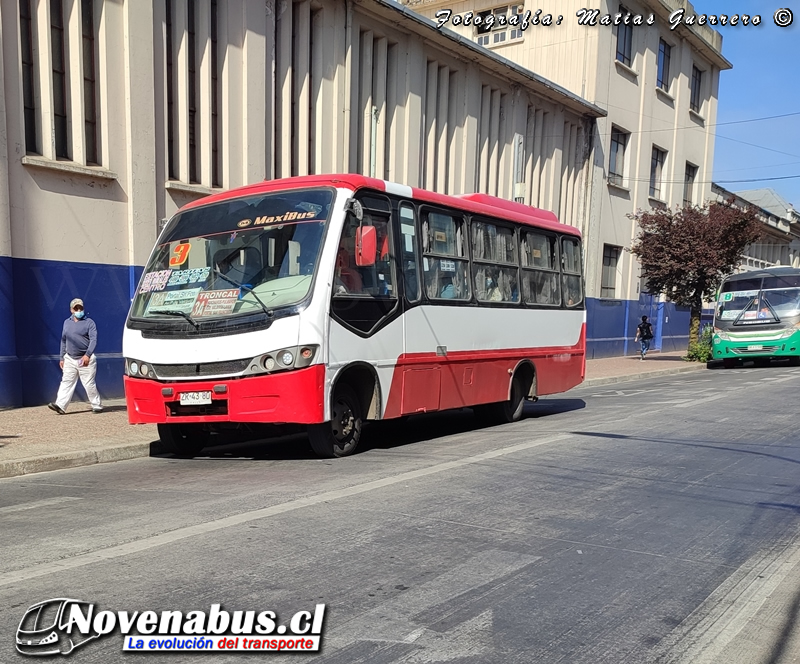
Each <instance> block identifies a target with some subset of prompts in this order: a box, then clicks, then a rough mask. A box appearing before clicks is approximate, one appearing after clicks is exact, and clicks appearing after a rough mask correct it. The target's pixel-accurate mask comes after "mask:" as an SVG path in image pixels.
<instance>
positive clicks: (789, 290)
mask: <svg viewBox="0 0 800 664" xmlns="http://www.w3.org/2000/svg"><path fill="white" fill-rule="evenodd" d="M772 358H776V359H778V358H789V360H790V361H791V363H792V364H800V269H798V268H792V267H773V268H768V269H766V270H757V271H753V272H743V273H741V274H734V275H732V276H730V277H728V278H727V279H726V280H725V281H724V282H723V284H722V286H721V287H720V290H719V296H718V297H717V305H716V309H715V311H714V359H715V360H722V362H723V364H724V365H725V367H726V368H732V367H734V366H736V365H737V364H741V363H742V362H744V361H745V360H747V359H752V360H754V361H755V363H756V364H757V365H766V364H769V362H770V359H772Z"/></svg>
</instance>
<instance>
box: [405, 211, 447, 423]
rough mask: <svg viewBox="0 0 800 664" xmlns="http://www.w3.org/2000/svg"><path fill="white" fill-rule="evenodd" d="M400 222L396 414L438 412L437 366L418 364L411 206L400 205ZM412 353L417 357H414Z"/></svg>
mask: <svg viewBox="0 0 800 664" xmlns="http://www.w3.org/2000/svg"><path fill="white" fill-rule="evenodd" d="M398 216H399V218H400V249H399V251H398V257H399V262H400V266H401V271H402V274H403V309H404V315H403V358H404V359H403V362H402V363H401V366H400V367H398V370H399V371H401V372H402V383H401V385H402V387H401V403H400V412H401V413H402V414H403V415H411V414H413V413H421V412H428V411H434V410H439V400H440V396H441V384H442V371H441V366H439V364H438V363H436V364H433V365H432V364H431V363H430V362H429V361H422V362H420V361H418V355H419V350H420V349H419V348H418V346H419V343H418V341H419V339H418V338H417V337H419V332H420V325H423V326H424V325H426V321H424V320H423V318H424V313H423V309H422V307H420V306H418V305H419V304H420V300H421V299H422V286H421V282H420V279H421V276H422V271H421V270H420V264H419V256H420V248H419V237H420V236H419V234H418V233H417V220H416V213H415V211H414V206H413V205H412V204H411V203H408V202H405V201H404V202H402V203H400V205H399V208H398ZM415 353H416V354H417V355H415Z"/></svg>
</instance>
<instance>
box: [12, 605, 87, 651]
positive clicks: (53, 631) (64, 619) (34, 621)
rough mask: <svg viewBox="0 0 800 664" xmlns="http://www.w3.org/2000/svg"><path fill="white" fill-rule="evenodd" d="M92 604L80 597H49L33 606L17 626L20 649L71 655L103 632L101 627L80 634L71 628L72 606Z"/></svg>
mask: <svg viewBox="0 0 800 664" xmlns="http://www.w3.org/2000/svg"><path fill="white" fill-rule="evenodd" d="M88 606H91V605H90V604H89V602H82V601H81V600H78V599H66V598H63V597H61V598H56V599H48V600H45V601H44V602H39V603H38V604H34V605H33V606H31V607H30V608H29V609H28V610H27V611H26V612H25V615H24V616H22V620H20V623H19V627H18V628H17V650H18V651H19V652H21V653H22V654H23V655H58V654H61V655H69V654H70V653H71V652H72V651H73V650H74V649H75V648H77V647H78V646H82V645H83V644H84V643H86V642H87V641H91V640H92V639H96V638H97V637H99V636H100V632H98V631H94V630H92V631H90V632H89V633H87V634H80V633H78V632H76V631H74V630H72V629H71V625H70V624H69V620H68V618H69V615H70V612H71V611H72V610H73V608H80V607H84V608H85V607H88Z"/></svg>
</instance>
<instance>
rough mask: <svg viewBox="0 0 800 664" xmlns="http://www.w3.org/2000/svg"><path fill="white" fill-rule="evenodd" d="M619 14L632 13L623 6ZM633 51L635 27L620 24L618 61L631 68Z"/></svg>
mask: <svg viewBox="0 0 800 664" xmlns="http://www.w3.org/2000/svg"><path fill="white" fill-rule="evenodd" d="M619 13H620V14H622V15H623V16H625V15H626V14H630V12H629V11H628V10H627V9H625V7H623V6H622V5H620V7H619ZM632 51H633V26H632V25H625V24H624V23H620V24H619V25H618V26H617V60H619V61H620V62H621V63H622V64H624V65H628V67H630V66H631V55H632Z"/></svg>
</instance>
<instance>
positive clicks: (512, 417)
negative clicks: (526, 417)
mask: <svg viewBox="0 0 800 664" xmlns="http://www.w3.org/2000/svg"><path fill="white" fill-rule="evenodd" d="M526 393H527V388H526V386H525V384H524V381H523V379H522V376H520V375H519V374H515V375H514V380H512V381H511V398H510V399H509V400H508V401H500V402H499V403H489V404H485V405H483V406H476V407H475V408H474V409H473V410H474V411H475V415H476V416H477V417H478V419H480V420H482V421H484V422H486V423H487V424H509V423H511V422H517V421H519V420H520V419H521V418H522V409H523V407H524V406H525V394H526Z"/></svg>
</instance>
